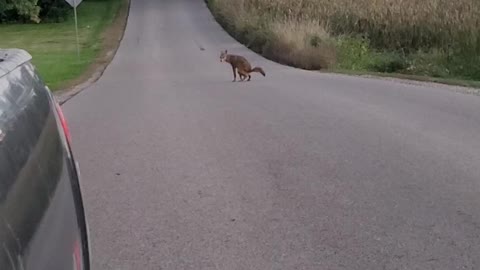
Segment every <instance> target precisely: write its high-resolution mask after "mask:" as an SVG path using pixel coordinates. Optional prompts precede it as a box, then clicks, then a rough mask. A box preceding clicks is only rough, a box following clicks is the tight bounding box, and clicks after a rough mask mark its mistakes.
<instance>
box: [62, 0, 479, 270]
mask: <svg viewBox="0 0 480 270" xmlns="http://www.w3.org/2000/svg"><path fill="white" fill-rule="evenodd" d="M200 48H204V50H201V49H200ZM224 48H227V49H229V50H230V51H231V52H234V53H240V54H244V55H245V56H247V58H249V59H250V60H251V61H252V62H253V63H254V64H255V65H260V66H263V67H264V68H265V70H266V72H267V77H266V78H263V77H261V76H258V75H257V74H255V75H257V76H255V75H254V78H253V81H252V82H250V83H232V82H231V79H232V78H231V76H232V75H231V69H230V67H229V66H227V65H225V64H221V63H220V62H219V58H218V57H219V52H220V50H221V49H224ZM65 110H66V114H67V117H68V118H69V121H70V125H71V129H72V133H73V139H74V147H75V150H76V153H77V158H78V159H79V161H80V166H81V169H82V175H83V181H84V182H83V185H84V193H85V200H86V207H87V211H88V217H89V221H90V227H91V237H92V245H93V247H92V249H93V253H94V254H93V266H94V269H102V270H107V269H115V270H127V269H128V270H129V269H132V270H136V269H142V270H143V269H165V270H167V269H168V270H171V269H192V270H199V269H228V270H233V269H238V270H243V269H245V270H254V269H255V270H257V269H261V270H264V269H285V270H291V269H309V270H310V269H311V270H322V269H360V270H363V269H369V270H375V269H388V270H394V269H409V270H410V269H420V270H423V269H435V270H442V269H445V270H454V269H480V256H479V254H480V166H479V164H480V98H478V97H475V96H471V95H465V94H460V93H455V92H453V91H449V90H446V89H440V88H437V89H435V88H433V87H425V86H422V87H420V86H412V85H407V84H401V83H394V82H389V81H385V80H373V79H365V78H357V77H348V76H341V75H328V74H318V73H315V72H307V71H301V70H296V69H292V68H288V67H283V66H280V65H277V64H274V63H272V62H269V61H267V60H265V59H263V58H261V57H259V56H256V55H254V54H253V53H251V52H249V51H248V50H246V49H245V48H244V47H242V46H241V45H239V44H238V43H236V42H235V41H234V40H233V39H232V38H230V37H229V36H228V35H227V34H226V33H224V32H223V31H222V30H221V28H220V27H219V26H218V25H217V24H216V22H215V21H214V20H213V19H212V17H211V15H210V13H209V12H208V10H207V9H206V7H205V4H204V3H203V0H132V6H131V13H130V18H129V22H128V27H127V30H126V34H125V38H124V40H123V42H122V44H121V47H120V49H119V51H118V54H117V56H116V57H115V59H114V61H113V62H112V64H111V65H110V66H109V68H108V69H107V70H106V72H105V74H104V76H103V77H102V78H101V79H100V81H98V82H97V83H96V84H95V85H94V86H92V87H90V88H89V89H87V90H86V91H84V92H82V93H81V94H79V95H78V96H76V97H75V98H73V99H72V100H70V101H69V102H67V103H66V104H65Z"/></svg>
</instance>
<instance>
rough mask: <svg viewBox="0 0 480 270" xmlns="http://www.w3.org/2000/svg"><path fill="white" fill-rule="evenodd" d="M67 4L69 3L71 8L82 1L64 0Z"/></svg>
mask: <svg viewBox="0 0 480 270" xmlns="http://www.w3.org/2000/svg"><path fill="white" fill-rule="evenodd" d="M65 1H66V2H67V3H68V4H70V6H72V7H73V8H76V7H78V5H80V3H82V0H65Z"/></svg>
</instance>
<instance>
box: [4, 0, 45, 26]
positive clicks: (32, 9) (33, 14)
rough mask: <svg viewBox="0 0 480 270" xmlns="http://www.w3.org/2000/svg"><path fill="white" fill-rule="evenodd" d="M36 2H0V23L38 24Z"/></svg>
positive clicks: (25, 0) (30, 0)
mask: <svg viewBox="0 0 480 270" xmlns="http://www.w3.org/2000/svg"><path fill="white" fill-rule="evenodd" d="M37 3H38V0H0V22H12V21H22V22H25V21H32V22H39V21H40V18H39V14H40V7H39V6H38V5H37Z"/></svg>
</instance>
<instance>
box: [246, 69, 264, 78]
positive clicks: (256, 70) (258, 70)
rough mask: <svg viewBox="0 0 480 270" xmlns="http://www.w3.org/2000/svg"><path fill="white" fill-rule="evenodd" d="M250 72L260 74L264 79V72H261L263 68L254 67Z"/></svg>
mask: <svg viewBox="0 0 480 270" xmlns="http://www.w3.org/2000/svg"><path fill="white" fill-rule="evenodd" d="M250 72H258V73H260V74H262V75H263V76H264V77H265V75H266V74H265V71H263V68H261V67H254V68H252V70H250Z"/></svg>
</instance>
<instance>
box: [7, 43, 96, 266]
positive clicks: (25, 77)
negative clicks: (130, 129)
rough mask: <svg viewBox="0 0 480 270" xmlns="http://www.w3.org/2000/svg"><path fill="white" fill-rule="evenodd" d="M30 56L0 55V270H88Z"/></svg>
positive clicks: (74, 204) (66, 148) (61, 157)
mask: <svg viewBox="0 0 480 270" xmlns="http://www.w3.org/2000/svg"><path fill="white" fill-rule="evenodd" d="M69 140H70V139H69V133H68V128H67V125H66V122H65V119H64V117H63V113H62V111H61V109H60V106H59V105H58V103H57V102H56V101H55V99H54V97H53V95H52V94H51V92H50V90H49V89H48V87H46V86H45V85H44V84H43V82H42V80H41V79H40V77H39V75H38V73H37V71H36V70H35V67H34V66H33V65H32V63H31V56H30V55H29V54H28V53H27V52H25V51H23V50H17V49H13V50H12V49H11V50H1V49H0V269H1V270H10V269H12V270H32V269H35V270H70V269H72V270H80V269H81V270H88V269H90V268H89V267H90V266H89V261H90V258H89V256H90V253H89V244H88V235H87V231H88V230H87V223H86V219H85V214H84V209H83V203H82V197H81V193H80V183H79V174H78V166H77V164H76V162H75V160H74V158H73V155H72V151H71V148H70V142H69Z"/></svg>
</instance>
